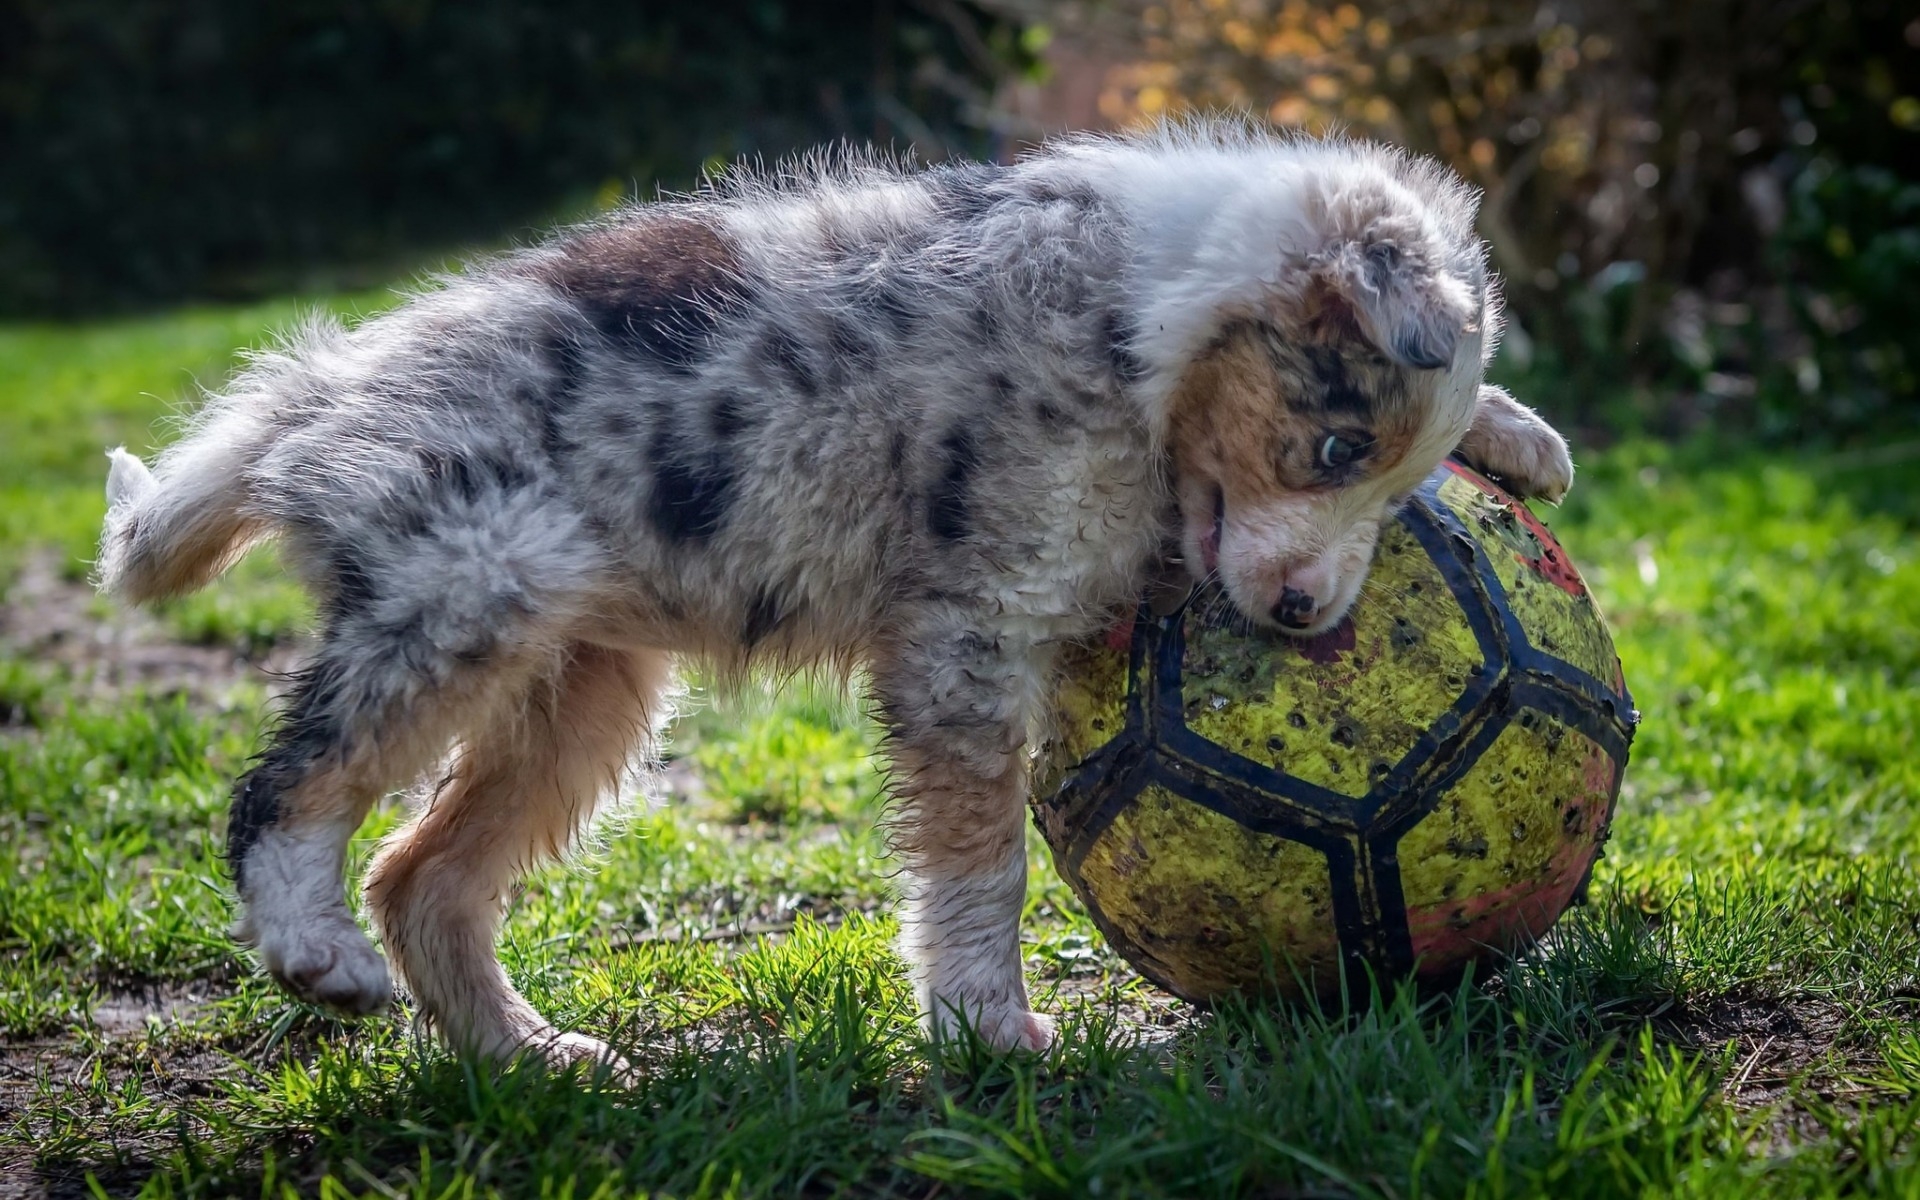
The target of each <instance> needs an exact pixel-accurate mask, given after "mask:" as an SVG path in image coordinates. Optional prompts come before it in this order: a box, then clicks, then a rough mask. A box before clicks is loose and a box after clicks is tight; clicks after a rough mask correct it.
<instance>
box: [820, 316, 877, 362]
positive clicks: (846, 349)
mask: <svg viewBox="0 0 1920 1200" xmlns="http://www.w3.org/2000/svg"><path fill="white" fill-rule="evenodd" d="M827 344H828V345H829V346H831V347H832V348H833V354H834V357H835V358H838V359H840V360H841V361H842V362H844V363H846V364H848V365H851V366H855V367H864V366H868V365H870V364H871V363H872V362H873V357H874V349H873V343H872V342H869V341H868V340H867V339H866V338H865V337H864V336H862V335H861V333H860V331H859V330H858V329H856V328H854V327H853V326H852V325H849V324H848V323H847V322H845V321H835V322H833V323H832V324H831V325H830V326H828V328H827Z"/></svg>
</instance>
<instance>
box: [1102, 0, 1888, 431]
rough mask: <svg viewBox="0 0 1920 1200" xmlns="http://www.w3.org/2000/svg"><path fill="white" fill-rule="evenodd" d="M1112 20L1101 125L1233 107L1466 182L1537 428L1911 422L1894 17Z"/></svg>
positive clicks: (1400, 8)
mask: <svg viewBox="0 0 1920 1200" xmlns="http://www.w3.org/2000/svg"><path fill="white" fill-rule="evenodd" d="M1121 8H1122V10H1123V11H1124V12H1125V13H1127V14H1130V18H1129V19H1130V22H1131V27H1130V40H1131V41H1132V43H1133V45H1134V47H1135V48H1136V51H1137V52H1136V53H1135V54H1133V55H1132V58H1131V61H1128V62H1126V63H1124V65H1122V66H1121V67H1119V68H1118V69H1117V70H1116V71H1115V72H1114V73H1113V74H1112V75H1111V77H1110V87H1109V89H1108V92H1107V94H1106V95H1105V96H1103V98H1102V108H1103V111H1104V112H1105V113H1106V115H1107V116H1108V117H1109V119H1112V120H1115V121H1117V122H1127V121H1130V120H1138V119H1143V118H1150V117H1154V116H1157V115H1159V114H1160V113H1162V112H1166V111H1177V110H1179V109H1182V108H1210V107H1226V108H1236V109H1251V110H1253V111H1255V112H1258V113H1262V114H1265V115H1266V117H1267V118H1268V119H1269V120H1271V121H1273V122H1275V123H1276V124H1281V125H1287V126H1294V127H1302V128H1308V129H1316V130H1319V129H1327V128H1330V127H1335V126H1344V127H1346V128H1349V129H1354V130H1356V131H1360V132H1365V133H1369V134H1373V135H1376V136H1380V137H1384V138H1387V139H1389V140H1393V141H1398V142H1402V143H1404V144H1407V145H1411V146H1413V147H1414V148H1416V149H1419V150H1423V151H1426V152H1428V153H1432V154H1436V155H1439V156H1441V157H1443V158H1445V159H1446V160H1448V161H1449V162H1451V163H1452V164H1453V165H1454V167H1455V168H1456V169H1458V170H1459V171H1461V173H1462V174H1464V175H1465V176H1466V177H1467V178H1469V179H1471V180H1474V181H1475V182H1477V183H1479V184H1480V185H1481V187H1483V188H1484V189H1485V191H1486V200H1485V204H1484V206H1483V219H1482V232H1483V233H1484V234H1485V235H1486V236H1487V238H1488V240H1489V241H1490V242H1491V244H1492V247H1493V254H1494V260H1495V265H1496V266H1497V267H1498V268H1499V270H1500V271H1501V273H1502V274H1503V275H1504V276H1505V278H1506V281H1507V289H1508V294H1509V297H1510V300H1511V302H1512V303H1511V312H1512V315H1513V317H1514V319H1515V321H1516V322H1517V324H1518V325H1519V326H1520V331H1519V335H1518V336H1516V337H1514V338H1512V339H1511V340H1510V348H1512V349H1514V350H1516V351H1519V353H1516V354H1513V355H1510V356H1509V363H1508V364H1507V368H1506V369H1508V370H1510V371H1513V370H1518V371H1520V372H1521V373H1522V377H1523V378H1525V377H1526V375H1527V374H1529V372H1528V371H1527V367H1528V365H1529V364H1528V359H1529V357H1531V359H1532V360H1533V361H1532V363H1531V366H1532V371H1531V372H1530V374H1532V375H1533V376H1534V377H1535V381H1536V382H1537V383H1539V384H1541V385H1543V386H1550V387H1551V388H1552V394H1553V395H1554V396H1555V397H1557V398H1558V399H1559V400H1560V402H1561V403H1560V407H1561V409H1562V412H1563V414H1564V415H1570V416H1575V417H1592V418H1597V419H1604V420H1609V421H1615V422H1618V421H1625V422H1628V423H1630V424H1637V425H1641V426H1642V427H1652V428H1653V429H1654V430H1655V431H1659V432H1678V431H1680V430H1681V429H1683V428H1685V427H1686V426H1687V425H1689V424H1699V423H1702V422H1704V421H1707V420H1714V421H1729V422H1736V423H1739V424H1742V425H1746V426H1750V427H1753V428H1756V429H1759V430H1761V431H1766V432H1773V433H1776V434H1780V435H1783V436H1799V435H1801V434H1804V433H1806V432H1808V431H1809V430H1814V429H1818V430H1821V431H1823V432H1828V433H1833V432H1838V433H1841V434H1843V435H1844V434H1846V433H1849V432H1851V433H1855V434H1858V433H1861V432H1863V431H1866V430H1877V429H1881V428H1884V427H1885V425H1886V424H1887V422H1889V421H1894V422H1907V423H1910V422H1912V421H1913V420H1914V418H1915V413H1914V407H1915V406H1913V405H1911V404H1904V403H1903V401H1905V400H1908V399H1910V398H1911V397H1912V396H1913V394H1914V390H1915V382H1914V376H1915V363H1914V362H1913V358H1912V351H1911V349H1910V348H1909V347H1910V346H1911V345H1912V344H1913V339H1912V338H1911V336H1910V335H1907V334H1905V333H1904V331H1903V330H1902V329H1899V328H1895V325H1896V324H1901V323H1904V314H1903V313H1902V311H1901V307H1900V305H1901V303H1902V300H1901V298H1902V297H1904V296H1908V295H1911V294H1913V293H1914V292H1915V291H1916V290H1917V289H1920V269H1917V268H1920V259H1916V256H1915V254H1914V253H1913V242H1914V238H1915V237H1916V236H1920V217H1916V213H1915V207H1914V200H1913V189H1914V188H1915V187H1916V186H1920V167H1917V166H1916V164H1920V19H1915V18H1914V16H1913V13H1912V10H1911V6H1910V5H1902V4H1897V3H1894V2H1893V0H1691V2H1689V3H1685V4H1668V3H1656V2H1655V0H1627V2H1624V3H1621V2H1616V0H1554V2H1552V3H1544V2H1542V0H1355V2H1337V0H1336V2H1328V0H1287V2H1286V3H1279V4H1275V3H1268V2H1266V0H1134V2H1132V3H1125V2H1124V0H1123V3H1122V5H1121ZM1869 247H1871V249H1869ZM1529 350H1530V351H1531V352H1532V353H1531V355H1529V354H1528V353H1527V352H1528V351H1529ZM1636 393H1637V394H1636ZM1675 393H1679V394H1680V395H1681V396H1682V397H1683V399H1685V400H1686V401H1687V402H1684V403H1679V404H1676V403H1674V395H1675ZM1656 394H1657V395H1658V397H1659V398H1658V400H1657V401H1656V400H1655V399H1654V398H1653V397H1654V396H1655V395H1656Z"/></svg>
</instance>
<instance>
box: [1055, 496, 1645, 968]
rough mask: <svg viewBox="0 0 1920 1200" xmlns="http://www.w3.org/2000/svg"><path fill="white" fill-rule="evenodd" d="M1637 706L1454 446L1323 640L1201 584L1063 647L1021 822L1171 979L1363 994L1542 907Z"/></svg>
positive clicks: (1131, 949)
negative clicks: (1271, 625) (1061, 671)
mask: <svg viewBox="0 0 1920 1200" xmlns="http://www.w3.org/2000/svg"><path fill="white" fill-rule="evenodd" d="M1162 607H1172V606H1171V605H1165V606H1162ZM1634 721H1635V714H1634V711H1633V703H1632V700H1631V697H1630V696H1629V694H1628V692H1627V687H1626V682H1625V680H1624V678H1623V677H1622V675H1621V671H1620V660H1619V658H1618V657H1617V656H1616V655H1615V653H1614V648H1613V639H1612V637H1611V636H1610V635H1609V634H1608V632H1607V627H1606V624H1605V622H1604V621H1603V620H1602V619H1601V616H1600V612H1599V610H1598V609H1597V608H1596V607H1595V606H1594V602H1593V599H1592V597H1591V596H1590V595H1589V594H1588V592H1587V588H1586V585H1585V584H1584V583H1583V582H1582V580H1581V578H1580V575H1579V573H1578V572H1577V571H1576V570H1575V569H1574V566H1573V564H1572V563H1571V562H1570V561H1569V560H1568V558H1567V556H1566V553H1565V551H1563V550H1562V549H1561V548H1560V546H1559V544H1558V543H1557V542H1555V541H1554V539H1553V537H1552V535H1551V534H1549V533H1548V532H1547V530H1546V527H1545V526H1543V525H1541V524H1540V522H1539V521H1538V520H1537V519H1536V518H1535V517H1534V516H1533V514H1532V513H1531V512H1529V511H1528V510H1527V508H1526V507H1525V506H1524V505H1522V504H1520V503H1518V502H1517V501H1515V500H1513V499H1511V498H1510V497H1508V496H1507V495H1506V494H1505V493H1504V492H1502V491H1501V490H1500V489H1499V488H1498V487H1496V486H1495V485H1494V484H1492V483H1491V482H1489V481H1488V480H1486V479H1484V478H1482V477H1481V476H1479V475H1478V474H1476V473H1474V472H1473V471H1471V470H1469V469H1468V468H1466V467H1464V466H1462V465H1460V464H1458V463H1453V462H1449V463H1447V464H1446V465H1444V466H1443V467H1441V468H1440V469H1439V470H1437V471H1436V472H1435V473H1434V474H1433V476H1432V477H1430V478H1429V479H1428V481H1427V483H1426V485H1425V486H1424V487H1423V488H1422V489H1421V490H1420V492H1419V493H1418V494H1417V495H1416V496H1415V498H1414V500H1413V501H1412V502H1411V503H1410V504H1408V505H1407V507H1406V508H1405V509H1403V510H1402V512H1401V514H1400V515H1399V516H1398V518H1397V519H1396V520H1394V521H1392V522H1390V523H1389V524H1388V526H1387V527H1386V528H1384V529H1383V530H1382V532H1381V537H1380V545H1379V549H1378V551H1377V553H1376V555H1375V558H1374V567H1373V573H1372V575H1371V576H1370V577H1369V580H1368V583H1367V586H1366V589H1365V591H1364V592H1363V593H1362V597H1361V599H1360V601H1359V603H1358V604H1356V605H1355V606H1354V609H1353V611H1352V613H1351V614H1350V615H1349V616H1348V617H1347V619H1346V620H1345V621H1344V622H1342V623H1341V624H1340V625H1339V626H1337V627H1335V628H1334V629H1333V630H1331V631H1329V632H1327V633H1325V634H1322V635H1320V636H1319V637H1316V638H1313V639H1310V640H1304V641H1303V640H1298V639H1292V638H1288V637H1285V636H1283V635H1280V634H1278V633H1270V632H1266V631H1263V630H1259V629H1256V628H1254V627H1252V626H1250V625H1248V624H1247V623H1245V622H1244V621H1243V620H1242V619H1240V618H1239V617H1238V615H1237V614H1236V613H1235V612H1234V610H1233V608H1232V606H1231V605H1230V604H1229V603H1228V602H1227V601H1226V600H1225V599H1224V598H1223V597H1221V596H1219V595H1218V594H1215V593H1211V592H1208V591H1204V590H1203V591H1200V592H1196V593H1194V594H1193V595H1191V596H1189V597H1187V598H1186V599H1185V600H1184V602H1179V606H1178V608H1177V609H1176V610H1175V611H1172V612H1171V613H1168V614H1166V615H1161V616H1156V615H1155V614H1154V613H1153V612H1152V611H1150V610H1148V609H1145V608H1143V610H1142V612H1141V614H1140V615H1139V616H1138V617H1136V618H1134V619H1133V620H1132V621H1131V622H1129V623H1128V624H1127V625H1125V626H1123V627H1121V628H1119V629H1116V630H1115V631H1114V632H1113V633H1112V634H1111V635H1110V636H1109V637H1108V638H1107V639H1106V640H1105V641H1104V642H1101V643H1096V644H1091V645H1088V646H1084V647H1077V648H1076V649H1075V650H1074V651H1073V652H1072V654H1071V655H1070V659H1069V662H1068V664H1067V672H1066V683H1065V685H1064V687H1063V690H1062V694H1061V697H1060V705H1059V710H1058V712H1057V714H1056V720H1055V728H1054V731H1053V733H1052V734H1051V736H1050V737H1049V739H1048V741H1047V743H1046V745H1045V746H1044V748H1043V753H1042V759H1041V769H1040V772H1039V775H1038V780H1037V787H1036V791H1035V801H1034V812H1035V816H1036V819H1037V821H1038V823H1039V825H1040V828H1041V831H1042V832H1043V833H1044V834H1045V835H1046V838H1047V841H1048V843H1049V845H1050V846H1051V847H1052V849H1053V856H1054V861H1055V863H1056V865H1057V866H1058V867H1059V869H1060V871H1061V874H1062V875H1064V876H1065V878H1066V879H1067V881H1068V882H1069V883H1070V884H1071V885H1072V886H1073V889H1074V891H1075V892H1077V893H1078V894H1079V896H1080V898H1081V899H1082V900H1083V901H1084V902H1085V903H1086V905H1087V907H1088V908H1089V909H1090V910H1091V911H1092V914H1093V917H1094V920H1095V922H1096V923H1097V924H1098V925H1099V926H1100V928H1101V929H1102V930H1103V931H1104V932H1105V933H1106V935H1107V937H1108V939H1109V940H1110V941H1111V942H1112V943H1113V944H1114V945H1115V946H1116V947H1117V948H1118V949H1119V950H1120V951H1121V952H1122V953H1123V954H1124V955H1126V957H1127V958H1128V959H1129V960H1130V961H1131V962H1132V963H1133V964H1134V965H1135V966H1136V967H1137V968H1139V970H1140V971H1141V973H1142V974H1144V975H1146V976H1147V977H1148V978H1149V979H1151V980H1153V981H1154V982H1155V983H1158V984H1160V985H1161V986H1162V987H1165V988H1167V989H1168V990H1169V991H1172V992H1173V993H1175V994H1176V995H1179V996H1182V997H1185V998H1187V999H1189V1000H1194V1001H1198V1002H1206V1001H1210V1000H1213V999H1216V998H1218V997H1221V996H1223V995H1225V994H1228V993H1232V992H1236V991H1243V990H1268V989H1277V990H1279V991H1281V992H1283V993H1294V994H1299V993H1301V992H1306V991H1312V992H1317V993H1319V994H1320V995H1322V996H1323V997H1325V996H1332V995H1337V993H1338V991H1339V989H1340V986H1341V982H1342V979H1343V978H1344V979H1346V981H1347V982H1348V983H1349V984H1350V985H1357V986H1359V987H1360V988H1361V989H1362V990H1361V993H1360V994H1365V992H1364V989H1365V986H1366V985H1365V982H1364V977H1365V976H1367V975H1369V974H1370V975H1372V976H1373V977H1374V978H1377V979H1379V980H1380V981H1381V982H1382V983H1383V984H1389V985H1390V984H1391V983H1393V982H1394V981H1397V980H1400V979H1404V978H1406V977H1408V976H1409V975H1416V976H1419V977H1423V978H1429V979H1438V978H1446V977H1451V976H1454V975H1457V973H1458V972H1459V970H1460V969H1461V968H1462V967H1464V966H1465V965H1466V964H1467V963H1469V962H1471V961H1473V960H1475V959H1477V958H1479V957H1481V956H1483V955H1485V954H1487V953H1490V952H1494V951H1508V950H1512V949H1514V948H1516V947H1518V946H1520V945H1522V944H1524V943H1526V942H1528V941H1530V940H1532V939H1534V938H1537V937H1539V936H1540V935H1541V934H1542V933H1544V932H1545V931H1546V930H1547V928H1548V927H1549V926H1550V925H1552V924H1553V922H1554V921H1555V920H1556V919H1557V918H1558V917H1559V916H1560V914H1561V913H1562V912H1563V911H1565V909H1566V907H1567V906H1568V904H1569V903H1571V902H1572V901H1573V899H1574V898H1575V896H1576V895H1577V894H1578V893H1579V892H1580V890H1581V889H1582V888H1583V887H1584V885H1585V882H1586V879H1587V877H1588V875H1589V873H1590V872H1591V870H1592V867H1593V862H1594V859H1595V858H1596V857H1597V856H1598V855H1599V852H1600V848H1601V845H1602V843H1603V842H1604V841H1605V840H1606V837H1607V830H1608V825H1609V823H1610V821H1611V820H1612V817H1613V807H1614V801H1615V799H1616V797H1617V796H1618V795H1619V790H1620V779H1621V773H1622V771H1623V770H1624V769H1625V767H1626V762H1627V747H1628V744H1629V742H1630V741H1631V739H1632V736H1633V727H1634Z"/></svg>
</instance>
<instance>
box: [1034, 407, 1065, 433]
mask: <svg viewBox="0 0 1920 1200" xmlns="http://www.w3.org/2000/svg"><path fill="white" fill-rule="evenodd" d="M1033 415H1034V417H1035V418H1036V419H1037V420H1039V422H1040V424H1041V425H1042V426H1044V427H1045V428H1047V429H1050V430H1058V429H1071V428H1072V427H1073V425H1074V421H1073V418H1071V417H1069V416H1068V415H1067V414H1066V413H1064V412H1062V411H1061V410H1060V409H1059V408H1057V407H1055V406H1054V405H1052V404H1049V403H1047V402H1046V401H1045V400H1042V401H1041V402H1040V403H1038V404H1036V405H1034V406H1033Z"/></svg>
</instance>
